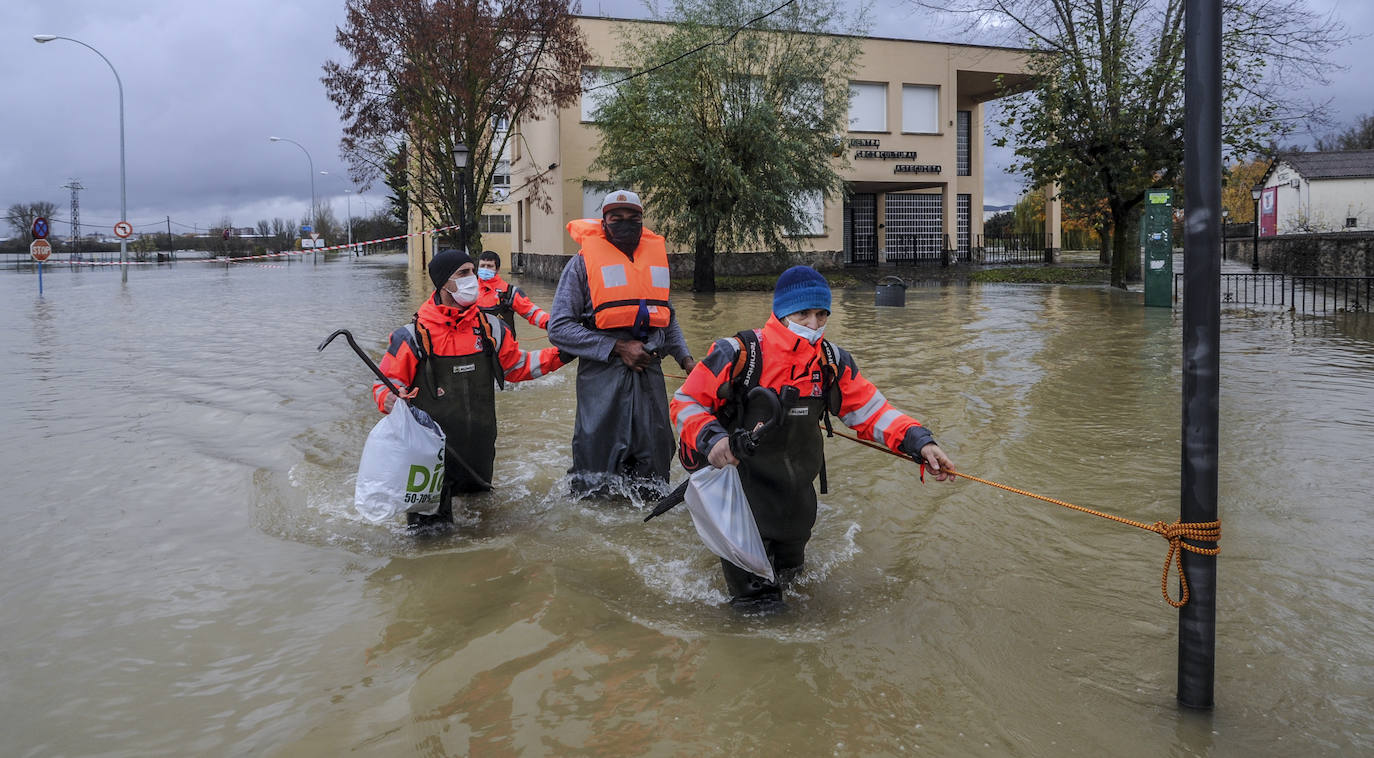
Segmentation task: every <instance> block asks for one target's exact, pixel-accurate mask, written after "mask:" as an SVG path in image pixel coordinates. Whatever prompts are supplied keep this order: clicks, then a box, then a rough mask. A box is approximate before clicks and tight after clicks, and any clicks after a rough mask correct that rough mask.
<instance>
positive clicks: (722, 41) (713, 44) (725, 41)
mask: <svg viewBox="0 0 1374 758" xmlns="http://www.w3.org/2000/svg"><path fill="white" fill-rule="evenodd" d="M796 1H797V0H787V2H785V3H783V4H782V5H779V6H778V7H776V8H774V9H773V10H771V11H768V12H767V13H765V14H763V15H762V16H758V17H755V18H751V19H749V20H748V21H746V22H744V23H743V24H740V25H739V26H737V27H735V29H734V31H732V32H730V33H729V34H728V35H726V36H725V37H724V38H723V39H719V40H716V41H714V42H707V43H706V44H704V45H701V46H700V47H695V48H693V49H691V50H688V51H687V52H685V53H683V54H682V55H679V56H678V57H676V58H673V59H672V60H669V61H664V62H662V63H660V64H658V65H656V66H650V67H649V68H646V69H644V70H643V71H636V72H634V73H633V74H630V75H629V76H627V77H625V78H624V79H617V80H616V81H613V82H604V83H602V84H598V85H596V86H595V87H587V88H585V89H583V90H582V91H583V92H591V91H593V90H599V89H602V88H603V87H614V86H616V85H617V84H623V83H625V82H628V81H630V80H631V79H635V78H638V77H641V76H644V75H645V74H650V73H653V72H654V71H657V70H659V69H661V68H663V67H665V66H671V65H673V64H674V63H677V62H678V61H680V60H682V59H683V58H686V57H687V56H689V55H695V54H696V53H699V52H701V51H702V50H705V49H706V48H708V47H724V46H726V45H728V44H730V43H731V42H733V41H734V40H735V37H736V35H738V34H739V33H740V32H742V31H744V28H745V27H746V26H749V25H750V24H753V23H755V22H757V21H762V20H764V19H765V18H768V17H769V16H771V15H773V14H774V13H777V12H778V11H780V10H782V9H783V8H786V7H787V6H789V5H791V4H792V3H795V2H796Z"/></svg>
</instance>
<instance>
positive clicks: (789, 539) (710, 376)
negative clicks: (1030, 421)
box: [669, 266, 954, 609]
mask: <svg viewBox="0 0 1374 758" xmlns="http://www.w3.org/2000/svg"><path fill="white" fill-rule="evenodd" d="M830 299H831V298H830V285H829V283H827V282H826V280H825V277H824V276H822V275H821V274H820V273H819V272H817V271H816V270H815V269H813V268H810V267H808V266H793V267H792V268H789V269H787V270H786V271H784V272H783V273H782V275H781V276H779V277H778V281H777V284H776V286H775V287H774V289H773V314H772V316H771V317H770V318H769V319H768V322H767V323H765V324H764V326H763V328H762V329H753V330H748V331H743V332H740V333H739V334H737V335H735V336H734V337H729V338H725V339H720V340H716V342H715V343H714V344H713V345H712V346H711V349H710V351H709V352H708V353H707V354H706V357H705V358H703V359H701V362H700V363H698V364H697V365H696V367H695V368H694V369H693V370H692V372H691V373H690V374H689V375H688V376H687V381H686V382H684V383H683V385H682V388H681V389H679V390H678V391H677V392H676V393H675V394H674V395H673V399H672V402H671V404H670V406H669V413H670V414H671V416H672V419H673V424H674V427H675V430H676V431H677V434H678V438H679V446H678V456H679V459H680V460H681V462H682V465H683V467H684V468H685V469H687V470H688V471H697V470H699V469H701V468H704V467H706V466H708V465H709V466H715V467H716V468H720V467H723V466H738V467H739V475H740V482H741V484H742V485H743V487H744V493H745V496H746V497H747V498H748V500H749V507H750V510H752V511H753V514H754V520H755V522H756V523H757V524H758V528H759V536H760V537H762V538H763V544H764V548H765V550H766V551H767V552H768V557H769V560H770V561H771V562H772V564H773V569H774V574H775V575H776V576H777V577H778V580H779V582H780V583H782V585H785V583H786V582H787V580H788V579H789V578H790V577H791V576H792V575H794V574H795V573H796V572H797V570H798V569H800V568H801V566H802V563H803V559H804V557H805V549H806V543H807V541H809V540H810V539H811V529H812V527H813V526H814V525H815V523H816V490H815V488H814V487H813V485H812V482H813V481H814V480H815V479H816V478H817V477H819V478H820V482H821V492H822V493H825V491H826V475H825V458H824V436H823V433H822V431H821V425H822V424H824V425H825V426H826V428H830V417H831V416H836V417H838V418H839V419H840V420H841V421H843V422H844V423H845V425H847V426H849V427H850V428H851V429H853V430H854V431H855V432H857V433H858V435H859V437H860V438H862V439H865V440H870V441H872V442H876V443H879V444H881V445H883V446H885V447H887V448H888V449H890V450H896V451H900V452H902V453H905V454H906V455H909V456H911V457H912V459H914V460H915V461H917V462H918V463H920V464H921V466H922V468H921V475H922V478H923V479H924V473H925V468H926V467H929V468H930V470H931V472H932V474H934V476H935V478H936V479H937V480H939V481H952V480H953V479H954V474H953V471H954V464H953V462H951V461H950V459H949V457H948V456H947V455H945V452H944V451H943V450H941V449H940V446H939V445H937V444H935V439H934V437H933V436H932V435H931V433H930V430H929V429H927V428H926V427H924V426H922V425H921V424H920V423H919V422H917V421H916V420H915V419H913V418H911V417H910V416H907V415H906V414H904V413H902V412H901V411H899V410H897V409H896V408H893V407H892V404H891V403H889V402H888V401H887V398H886V397H884V396H883V393H882V392H880V391H879V390H878V388H877V387H875V386H873V383H872V382H870V381H868V380H867V379H865V378H864V377H863V375H861V374H860V373H859V367H858V365H857V364H855V362H854V358H853V356H851V355H850V354H849V353H848V352H847V351H845V350H844V349H842V348H840V347H837V346H835V345H832V344H831V343H830V342H828V341H827V340H825V339H824V338H823V335H824V333H825V326H826V322H827V321H828V320H829V319H830ZM758 387H763V388H766V389H768V390H770V391H772V393H775V397H777V398H779V402H778V403H777V404H774V403H772V402H771V401H769V400H767V398H765V397H759V396H758V393H753V392H752V391H753V390H754V389H755V388H758ZM751 395H753V396H751ZM779 409H780V410H781V413H782V415H781V417H780V418H774V417H775V416H776V412H777V410H779ZM770 418H773V419H774V423H772V424H769V425H768V426H767V427H766V428H767V431H766V432H763V433H762V438H761V439H759V440H758V446H757V448H756V449H754V450H752V454H751V455H748V456H745V457H744V458H743V460H741V457H740V456H739V455H737V454H736V453H737V452H738V451H737V450H735V449H734V448H732V447H731V433H732V432H734V431H736V430H738V429H741V428H742V429H745V430H752V429H758V428H759V425H760V424H762V423H764V422H767V421H769V420H770ZM721 567H722V569H723V571H724V573H725V582H726V585H727V586H728V587H729V590H730V594H731V603H732V604H733V605H736V606H743V607H745V608H757V607H763V608H765V609H766V608H767V607H768V606H771V605H776V604H780V603H781V602H782V585H780V584H779V583H774V582H769V581H768V580H766V579H764V578H762V577H759V576H756V575H754V574H751V573H749V572H748V571H745V570H744V569H741V568H739V567H737V566H735V565H734V564H732V563H730V562H729V561H726V560H722V561H721Z"/></svg>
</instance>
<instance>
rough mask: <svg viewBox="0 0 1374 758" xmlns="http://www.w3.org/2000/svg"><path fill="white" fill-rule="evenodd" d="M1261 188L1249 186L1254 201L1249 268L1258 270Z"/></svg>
mask: <svg viewBox="0 0 1374 758" xmlns="http://www.w3.org/2000/svg"><path fill="white" fill-rule="evenodd" d="M1262 191H1263V188H1262V187H1260V186H1259V185H1255V186H1254V187H1251V188H1250V198H1251V199H1252V200H1254V201H1255V231H1254V236H1253V237H1251V240H1250V270H1251V271H1256V272H1257V271H1259V199H1260V193H1261V192H1262Z"/></svg>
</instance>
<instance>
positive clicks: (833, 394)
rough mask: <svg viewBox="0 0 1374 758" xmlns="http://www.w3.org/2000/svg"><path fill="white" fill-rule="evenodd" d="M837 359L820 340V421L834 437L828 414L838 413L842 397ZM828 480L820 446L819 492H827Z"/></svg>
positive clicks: (833, 352)
mask: <svg viewBox="0 0 1374 758" xmlns="http://www.w3.org/2000/svg"><path fill="white" fill-rule="evenodd" d="M839 365H840V363H839V361H838V360H836V359H835V346H834V345H832V344H830V340H825V339H823V340H821V397H823V398H825V404H824V405H823V406H822V407H821V423H822V424H824V425H825V436H827V437H834V436H835V428H834V427H833V426H831V424H830V414H832V413H833V414H835V415H836V416H838V415H840V407H841V403H843V402H844V398H843V397H842V396H841V394H840V378H839V369H838V366H839ZM829 491H830V482H829V480H828V478H827V477H826V471H825V448H824V447H822V448H821V494H822V495H825V494H829Z"/></svg>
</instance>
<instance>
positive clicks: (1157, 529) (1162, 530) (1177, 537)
mask: <svg viewBox="0 0 1374 758" xmlns="http://www.w3.org/2000/svg"><path fill="white" fill-rule="evenodd" d="M835 434H837V435H839V436H841V437H844V438H845V439H847V440H851V441H854V442H857V443H859V444H860V445H864V446H866V447H871V448H873V449H874V450H881V451H883V452H884V453H887V454H888V455H895V456H897V457H898V458H907V456H906V455H904V454H902V453H897V452H893V451H891V450H888V449H887V448H886V447H883V446H882V445H879V444H877V443H875V442H869V441H868V440H862V439H859V438H858V437H855V436H853V435H850V434H846V433H844V432H841V431H836V432H835ZM908 460H910V459H909V458H908ZM948 473H951V474H954V475H955V476H959V477H963V478H965V479H971V480H973V481H975V482H978V483H980V484H986V485H988V486H989V487H996V488H997V489H999V490H1006V491H1007V492H1015V493H1016V494H1018V495H1025V496H1026V497H1030V498H1035V499H1036V500H1043V501H1045V502H1046V503H1053V504H1054V505H1059V506H1063V507H1065V508H1069V509H1071V510H1075V511H1078V512H1080V513H1087V514H1089V515H1092V516H1100V517H1102V518H1104V519H1107V520H1109V521H1115V522H1117V523H1119V524H1126V525H1128V526H1133V527H1136V528H1137V529H1144V530H1145V531H1147V532H1154V533H1155V534H1158V535H1160V536H1161V537H1163V538H1164V539H1166V540H1168V541H1169V554H1168V555H1166V556H1165V557H1164V573H1163V576H1161V577H1160V580H1159V592H1160V594H1161V595H1163V596H1164V602H1166V603H1168V604H1169V605H1172V606H1173V607H1175V608H1182V607H1183V606H1185V605H1187V604H1188V597H1189V595H1188V578H1187V577H1186V576H1185V575H1184V573H1183V551H1184V550H1187V551H1188V552H1190V553H1197V554H1198V555H1216V554H1217V553H1220V552H1221V548H1220V547H1199V546H1197V545H1193V544H1190V543H1188V542H1184V540H1193V541H1195V542H1206V543H1211V544H1212V545H1216V543H1217V542H1218V541H1220V540H1221V522H1220V521H1199V522H1192V523H1187V524H1185V523H1182V522H1180V521H1175V522H1174V523H1172V524H1168V523H1165V522H1163V521H1156V522H1154V523H1153V524H1146V523H1144V522H1142V521H1135V520H1133V519H1128V518H1124V517H1121V516H1113V515H1112V514H1110V513H1103V512H1101V511H1095V510H1093V509H1092V508H1084V507H1083V506H1081V505H1074V504H1073V503H1066V502H1064V501H1063V500H1056V499H1054V498H1052V497H1045V496H1044V495H1037V494H1035V493H1034V492H1027V491H1026V490H1022V489H1017V488H1016V487H1008V486H1007V485H1005V484H998V483H997V482H993V481H989V480H987V479H980V478H978V477H976V476H973V475H972V474H965V473H963V472H961V471H953V470H951V471H949V472H948ZM1171 563H1172V564H1174V565H1176V566H1177V567H1178V583H1179V587H1180V591H1181V597H1180V598H1179V599H1178V600H1174V599H1173V598H1172V597H1170V595H1169V565H1170V564H1171Z"/></svg>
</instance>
